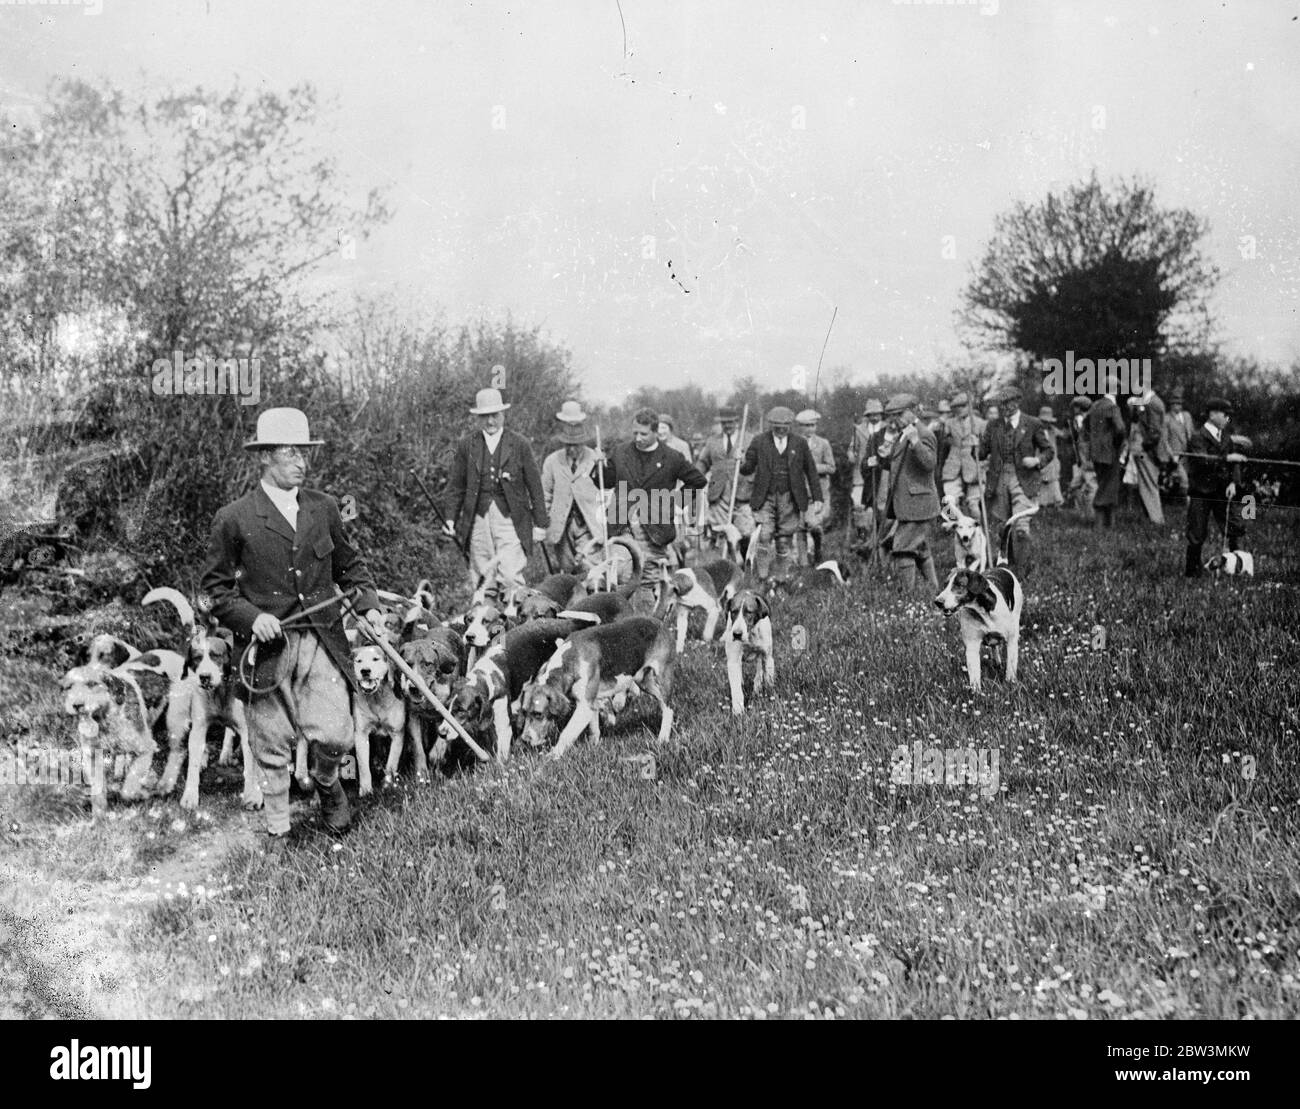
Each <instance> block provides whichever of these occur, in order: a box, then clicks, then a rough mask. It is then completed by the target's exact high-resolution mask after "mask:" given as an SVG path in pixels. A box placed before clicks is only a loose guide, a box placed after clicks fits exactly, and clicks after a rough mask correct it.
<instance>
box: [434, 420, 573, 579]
mask: <svg viewBox="0 0 1300 1109" xmlns="http://www.w3.org/2000/svg"><path fill="white" fill-rule="evenodd" d="M497 465H498V467H499V469H500V470H501V474H502V481H501V484H502V487H503V488H504V490H505V498H506V504H507V505H508V506H509V507H510V522H511V523H512V524H514V526H515V534H516V535H518V536H519V542H520V543H521V544H522V545H523V548H524V553H525V554H529V555H531V554H532V553H533V528H534V527H539V528H544V527H547V526H548V525H549V523H550V518H549V517H548V516H547V514H546V499H545V497H544V496H543V495H542V475H541V471H540V470H538V468H537V459H535V458H534V457H533V448H532V447H531V446H529V444H528V440H527V439H525V438H524V437H523V436H522V435H520V434H519V433H518V432H517V431H511V430H510V429H509V428H508V427H507V428H504V429H502V432H501V441H500V442H499V443H498V444H497ZM488 469H489V455H488V449H487V442H486V441H485V440H484V438H483V433H482V432H481V431H471V432H470V433H469V434H468V435H466V436H465V437H464V438H463V439H461V441H460V442H459V443H457V444H456V454H455V456H454V458H453V459H452V463H451V477H450V479H449V480H448V482H447V494H446V501H445V502H444V504H443V512H444V514H445V515H446V517H447V519H448V520H454V521H455V522H456V542H457V543H459V544H460V545H461V547H462V548H464V547H465V545H466V544H467V543H468V542H469V536H470V532H471V531H473V530H474V510H475V509H476V508H477V507H478V498H479V493H480V491H481V487H482V485H483V483H484V482H485V481H486V480H487V475H488Z"/></svg>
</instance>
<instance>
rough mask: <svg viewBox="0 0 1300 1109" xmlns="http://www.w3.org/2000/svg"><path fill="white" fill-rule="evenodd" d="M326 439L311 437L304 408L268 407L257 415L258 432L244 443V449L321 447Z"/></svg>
mask: <svg viewBox="0 0 1300 1109" xmlns="http://www.w3.org/2000/svg"><path fill="white" fill-rule="evenodd" d="M324 441H325V440H323V439H313V438H312V437H311V432H310V431H309V430H308V428H307V416H306V414H305V413H304V412H303V411H302V409H300V408H268V409H267V410H266V411H265V412H263V413H261V414H260V415H259V416H258V417H257V434H256V435H254V436H253V438H251V439H250V440H249V441H248V442H247V443H245V444H244V450H246V451H256V450H270V449H271V448H272V447H319V446H320V445H321V444H322V443H323V442H324Z"/></svg>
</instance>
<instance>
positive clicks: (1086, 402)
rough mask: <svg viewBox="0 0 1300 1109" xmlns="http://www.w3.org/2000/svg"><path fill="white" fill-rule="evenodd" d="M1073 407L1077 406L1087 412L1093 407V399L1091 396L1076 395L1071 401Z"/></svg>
mask: <svg viewBox="0 0 1300 1109" xmlns="http://www.w3.org/2000/svg"><path fill="white" fill-rule="evenodd" d="M1070 407H1071V408H1077V409H1078V410H1079V411H1080V412H1087V411H1088V409H1089V408H1091V407H1092V400H1091V398H1089V397H1075V398H1074V399H1073V400H1072V401H1070Z"/></svg>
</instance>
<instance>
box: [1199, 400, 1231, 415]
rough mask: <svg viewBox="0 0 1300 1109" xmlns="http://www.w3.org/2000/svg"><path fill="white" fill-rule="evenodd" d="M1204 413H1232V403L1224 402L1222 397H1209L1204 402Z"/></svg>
mask: <svg viewBox="0 0 1300 1109" xmlns="http://www.w3.org/2000/svg"><path fill="white" fill-rule="evenodd" d="M1205 411H1206V412H1226V413H1228V414H1231V413H1232V401H1230V400H1224V398H1223V397H1211V398H1210V399H1209V400H1207V401H1206V402H1205Z"/></svg>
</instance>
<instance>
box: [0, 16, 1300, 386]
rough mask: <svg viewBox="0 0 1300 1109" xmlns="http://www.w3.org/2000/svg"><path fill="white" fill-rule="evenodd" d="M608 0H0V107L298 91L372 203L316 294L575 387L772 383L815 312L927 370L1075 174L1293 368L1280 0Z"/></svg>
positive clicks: (950, 347)
mask: <svg viewBox="0 0 1300 1109" xmlns="http://www.w3.org/2000/svg"><path fill="white" fill-rule="evenodd" d="M621 6H622V11H621V18H620V10H619V5H618V4H617V3H616V2H615V0H589V2H579V0H573V2H566V3H555V4H548V3H540V2H532V3H527V4H525V3H523V2H522V0H517V2H516V3H502V2H495V0H491V2H485V3H479V2H476V3H473V4H469V3H459V2H455V0H437V2H434V3H423V2H417V0H409V2H403V0H384V2H382V3H371V4H365V3H359V2H353V3H343V2H336V0H314V2H311V3H300V2H297V0H274V2H267V0H192V2H188V3H180V2H162V0H158V2H154V0H96V2H95V3H94V4H93V5H92V6H90V7H86V8H79V7H48V6H45V7H27V6H21V7H19V6H12V5H11V4H7V3H5V2H4V0H0V103H10V104H13V103H20V104H21V103H32V102H34V101H36V100H38V99H39V97H40V95H41V93H42V91H43V89H44V88H45V86H46V83H47V81H48V80H49V79H50V78H51V77H53V76H61V75H78V76H82V77H87V78H96V77H99V76H107V77H109V78H111V79H112V80H114V81H115V82H117V83H119V84H122V85H124V86H127V87H128V88H133V89H134V88H140V87H142V86H143V87H145V88H147V89H148V90H150V91H151V92H155V93H156V92H159V91H162V90H164V89H167V88H170V87H178V88H179V87H187V86H190V85H193V84H195V83H199V84H203V85H205V86H208V87H215V88H225V87H228V86H229V85H231V84H232V83H233V82H234V81H235V80H236V79H238V80H239V81H241V82H243V83H244V84H247V85H253V86H262V85H265V86H267V87H270V88H273V89H277V90H282V89H286V88H288V87H290V86H292V85H294V84H296V83H298V82H301V81H304V80H309V81H312V82H314V83H315V84H316V85H317V86H318V87H319V88H320V89H321V90H322V91H323V92H324V93H325V94H326V95H328V96H332V97H334V98H335V100H336V105H337V107H336V111H335V113H334V114H333V115H332V116H331V117H330V121H329V125H328V129H327V132H326V134H325V136H324V137H325V140H326V142H327V143H328V144H329V146H330V148H331V149H333V150H334V151H335V152H336V153H337V155H338V158H339V163H340V166H341V168H342V170H343V171H344V172H345V173H346V174H347V176H348V178H349V180H350V181H351V182H352V183H353V185H354V186H355V188H356V195H357V196H358V197H360V196H361V195H363V194H364V191H365V189H367V188H368V187H370V186H371V185H376V184H378V185H386V186H388V191H389V196H390V200H391V203H392V204H393V206H394V207H395V210H396V211H395V215H394V218H393V220H392V221H391V223H389V224H388V225H387V226H386V227H385V228H384V229H383V230H381V231H380V232H379V233H378V235H377V236H375V237H374V238H372V239H371V240H370V241H368V242H365V243H362V244H359V245H358V247H357V252H356V258H355V260H350V259H347V258H344V257H339V258H338V259H337V260H336V261H333V262H331V263H330V264H329V266H328V268H327V272H326V273H325V274H324V275H323V279H324V280H327V281H328V282H329V283H330V285H331V286H332V287H335V288H337V289H339V290H343V291H346V290H349V289H353V288H355V289H358V290H371V291H374V290H380V291H382V292H384V293H385V294H389V293H391V295H392V296H393V297H394V298H395V300H396V301H397V302H398V303H401V304H403V305H410V304H417V305H427V306H428V307H429V308H430V309H431V310H441V311H442V312H443V314H444V315H445V317H446V318H447V319H448V320H449V321H451V322H457V321H459V320H461V319H464V318H467V317H469V316H471V315H475V314H478V313H480V312H483V313H487V314H488V315H490V316H502V315H504V314H505V312H507V311H509V312H511V313H513V315H514V317H515V319H516V320H517V321H520V322H523V323H528V324H533V323H538V324H542V325H543V326H544V328H545V330H546V332H547V334H548V335H549V337H550V338H551V339H553V340H555V341H557V342H561V343H563V344H565V345H567V346H568V347H569V348H570V349H571V350H572V352H573V355H574V361H575V364H576V366H577V368H578V369H579V371H580V372H581V374H582V376H583V378H584V380H585V383H586V387H587V390H588V392H589V394H590V395H591V396H593V397H594V398H596V399H599V400H606V401H614V400H618V399H620V398H621V397H622V396H623V395H624V394H625V393H626V392H627V391H629V390H631V389H633V388H635V387H636V386H638V385H642V384H646V383H654V384H659V385H676V384H683V383H686V382H688V381H694V382H698V383H700V384H702V385H703V386H704V387H706V388H708V389H711V390H719V391H725V389H726V388H727V387H728V386H729V385H730V383H731V381H732V380H733V379H734V378H736V377H738V376H740V375H741V374H745V373H752V374H754V375H755V376H756V377H758V379H759V380H760V382H761V383H762V384H764V385H765V386H768V387H771V388H779V387H786V386H788V385H789V384H790V382H791V375H792V372H793V368H794V367H795V366H798V365H803V366H805V367H807V368H808V370H809V372H810V374H811V370H812V368H813V367H815V365H816V363H817V358H818V354H819V352H820V351H821V347H822V342H823V339H824V338H825V335H826V328H827V325H828V324H829V323H830V320H831V313H832V309H833V308H835V307H836V306H838V317H837V319H836V322H835V326H834V330H833V332H832V334H831V338H830V343H829V346H828V347H827V350H826V357H825V367H826V368H827V369H829V368H830V367H834V366H843V367H846V368H847V370H848V371H849V374H850V376H851V377H852V378H853V379H856V380H860V381H865V380H867V379H868V378H869V376H870V375H871V374H872V373H874V372H893V371H904V370H912V369H920V370H929V369H932V368H933V367H934V366H935V365H936V361H937V358H938V356H939V355H940V354H949V355H956V354H959V353H960V350H961V348H960V346H959V344H958V340H957V334H956V332H955V330H954V310H955V308H956V307H957V304H958V299H959V293H960V290H961V288H962V286H963V285H964V284H965V282H966V280H967V278H968V275H969V268H970V266H971V264H972V262H973V261H975V260H976V259H977V258H978V257H979V255H980V253H981V249H982V246H983V243H984V241H985V240H986V238H987V236H988V235H989V234H990V232H991V230H992V226H993V220H994V217H995V215H996V214H997V213H998V212H999V211H1001V210H1003V209H1005V208H1006V207H1007V206H1008V205H1009V204H1010V203H1011V202H1013V201H1014V200H1016V199H1026V200H1034V199H1037V198H1039V197H1041V196H1042V195H1043V194H1044V193H1045V192H1046V191H1048V190H1050V189H1054V188H1061V187H1062V186H1065V185H1067V184H1069V183H1071V182H1074V181H1077V180H1079V179H1081V178H1084V177H1086V176H1087V175H1088V173H1089V172H1090V171H1091V170H1092V169H1093V168H1094V167H1096V169H1097V170H1098V172H1099V173H1100V174H1101V176H1102V177H1103V179H1109V178H1113V177H1115V176H1117V175H1130V174H1134V173H1138V174H1143V175H1146V176H1148V177H1149V178H1150V179H1151V180H1152V181H1153V182H1154V183H1155V185H1156V188H1157V196H1158V198H1159V200H1160V201H1161V202H1162V203H1163V204H1165V205H1169V206H1186V207H1188V208H1191V209H1193V210H1194V211H1196V212H1198V213H1200V214H1202V215H1204V216H1205V217H1207V218H1208V219H1209V221H1210V223H1211V228H1212V230H1211V236H1210V238H1209V241H1208V249H1209V253H1210V255H1211V257H1212V258H1213V260H1214V261H1215V262H1217V263H1218V265H1219V266H1220V267H1221V268H1222V270H1223V272H1224V278H1223V281H1222V284H1221V285H1220V288H1219V291H1218V293H1217V294H1216V296H1215V299H1214V301H1213V306H1214V309H1215V311H1216V315H1217V318H1218V321H1219V328H1220V337H1221V338H1222V339H1223V340H1224V341H1225V343H1226V345H1227V349H1228V350H1229V351H1231V352H1234V353H1242V354H1253V355H1256V356H1258V357H1260V358H1262V359H1265V360H1272V361H1280V362H1285V363H1288V364H1289V363H1290V362H1291V361H1292V360H1293V359H1295V358H1296V357H1297V356H1298V355H1300V321H1298V320H1297V315H1296V309H1297V304H1298V303H1300V260H1298V255H1300V221H1298V220H1297V215H1296V208H1297V194H1296V189H1297V186H1298V185H1300V142H1297V138H1298V131H1300V124H1298V122H1297V111H1296V106H1297V105H1298V104H1300V62H1297V58H1300V22H1298V21H1297V16H1300V3H1297V2H1292V0H1252V2H1249V3H1242V2H1240V0H1229V2H1226V3H1225V2H1223V0H1158V2H1149V3H1144V2H1141V0H1122V2H1121V0H1114V2H1111V0H1070V2H1064V0H1062V2H1055V0H1033V2H1030V0H984V2H983V3H975V4H959V5H947V6H941V5H939V6H936V5H926V4H922V3H915V4H897V3H893V2H891V0H855V2H845V3H833V2H829V0H822V2H817V0H801V2H798V3H796V2H794V0H787V2H785V3H780V4H778V3H773V2H770V0H744V2H743V3H740V2H718V0H709V2H708V3H705V2H703V0H697V2H695V3H689V4H687V3H671V2H660V0H654V2H651V0H621ZM97 7H98V8H101V9H102V10H100V11H98V12H97V14H90V13H92V12H95V9H96V8H97ZM625 28H626V30H625ZM1247 236H1253V239H1254V251H1253V252H1254V255H1255V256H1254V257H1253V258H1252V257H1243V254H1249V253H1251V250H1250V244H1249V242H1248V241H1247V240H1246V237H1247ZM824 372H826V371H824ZM828 376H829V375H828ZM810 380H811V378H810Z"/></svg>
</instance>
